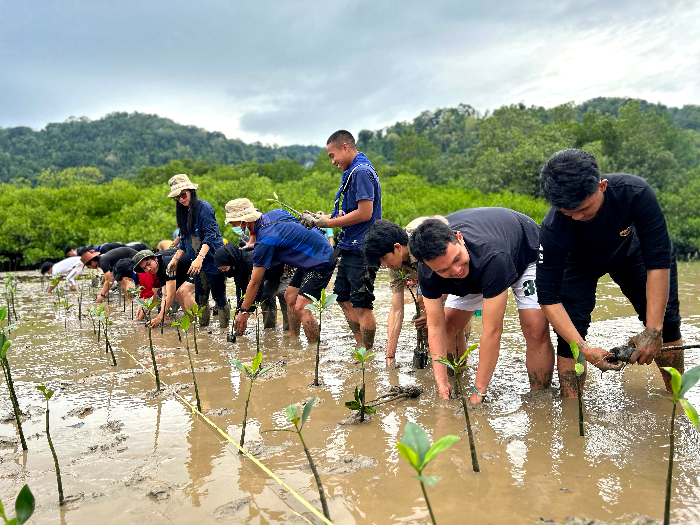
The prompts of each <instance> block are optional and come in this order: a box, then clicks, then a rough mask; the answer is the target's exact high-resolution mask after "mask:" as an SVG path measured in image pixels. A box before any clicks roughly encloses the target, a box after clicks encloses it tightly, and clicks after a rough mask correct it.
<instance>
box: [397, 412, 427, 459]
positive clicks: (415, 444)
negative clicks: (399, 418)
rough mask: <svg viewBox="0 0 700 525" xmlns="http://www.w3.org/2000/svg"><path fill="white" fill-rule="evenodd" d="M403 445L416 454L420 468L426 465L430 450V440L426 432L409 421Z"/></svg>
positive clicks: (402, 439) (404, 432) (404, 431)
mask: <svg viewBox="0 0 700 525" xmlns="http://www.w3.org/2000/svg"><path fill="white" fill-rule="evenodd" d="M401 443H403V444H404V445H406V446H407V447H409V448H410V449H411V450H413V451H414V452H415V453H416V455H417V456H418V465H419V466H420V465H423V464H424V460H425V455H426V454H427V453H428V450H429V449H430V440H429V439H428V435H427V434H426V433H425V430H423V429H422V428H421V427H419V426H418V425H416V424H415V423H412V422H410V421H409V422H408V423H406V426H405V427H404V429H403V437H402V438H401Z"/></svg>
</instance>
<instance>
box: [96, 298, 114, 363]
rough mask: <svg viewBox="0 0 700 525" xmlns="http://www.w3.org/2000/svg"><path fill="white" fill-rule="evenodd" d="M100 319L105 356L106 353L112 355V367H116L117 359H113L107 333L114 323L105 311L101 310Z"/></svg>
mask: <svg viewBox="0 0 700 525" xmlns="http://www.w3.org/2000/svg"><path fill="white" fill-rule="evenodd" d="M100 319H101V320H102V324H104V327H105V354H106V353H107V352H109V353H110V354H112V365H113V366H117V358H116V357H114V350H112V343H110V342H109V335H108V332H107V331H108V329H109V327H110V326H111V325H112V323H113V322H114V321H112V320H111V319H110V318H109V312H107V310H102V312H100Z"/></svg>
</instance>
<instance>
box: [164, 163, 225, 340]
mask: <svg viewBox="0 0 700 525" xmlns="http://www.w3.org/2000/svg"><path fill="white" fill-rule="evenodd" d="M168 184H169V185H170V193H169V194H168V197H169V198H171V199H175V216H176V218H177V227H178V229H179V230H180V243H179V244H178V250H177V253H175V255H174V256H173V259H172V260H171V261H170V264H169V265H168V273H170V274H174V273H175V272H176V269H177V261H178V260H180V257H182V256H183V255H184V254H185V253H187V255H189V256H190V259H191V260H192V263H191V264H190V269H189V271H188V273H189V274H190V275H195V276H196V278H195V282H194V284H192V283H190V282H185V283H184V284H183V285H182V286H181V288H185V289H183V290H182V293H183V295H186V294H188V293H191V292H192V291H194V292H195V298H196V301H197V304H198V305H199V306H200V307H201V306H203V307H204V313H203V315H202V319H201V321H200V325H201V326H207V325H208V324H209V317H210V315H211V313H210V310H209V291H210V290H211V295H212V296H213V297H214V301H216V304H217V306H218V308H219V311H220V312H222V314H221V317H220V323H221V327H222V328H225V327H227V326H228V319H229V317H230V309H229V306H228V301H227V300H226V276H225V275H224V273H223V272H222V271H221V270H219V269H218V268H217V267H216V265H215V264H214V252H216V250H218V249H219V248H221V247H222V246H223V245H224V241H223V239H222V238H221V233H220V232H219V225H218V224H217V222H216V216H215V215H214V208H213V207H212V205H211V204H209V203H208V202H206V201H203V200H199V198H197V187H198V186H199V185H198V184H193V183H192V182H191V181H190V179H189V177H188V176H187V175H184V174H179V175H175V176H173V177H172V178H171V179H170V180H169V181H168Z"/></svg>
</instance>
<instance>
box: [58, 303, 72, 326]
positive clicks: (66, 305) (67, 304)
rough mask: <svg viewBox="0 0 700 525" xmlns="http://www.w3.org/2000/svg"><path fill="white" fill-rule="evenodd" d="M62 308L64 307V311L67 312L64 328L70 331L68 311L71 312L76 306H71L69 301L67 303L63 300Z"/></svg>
mask: <svg viewBox="0 0 700 525" xmlns="http://www.w3.org/2000/svg"><path fill="white" fill-rule="evenodd" d="M61 306H63V311H64V312H65V315H66V316H65V318H64V319H63V327H64V328H65V329H66V330H68V311H69V310H70V309H71V308H73V307H74V306H75V305H74V304H70V303H69V302H68V301H66V300H65V299H63V300H62V301H61Z"/></svg>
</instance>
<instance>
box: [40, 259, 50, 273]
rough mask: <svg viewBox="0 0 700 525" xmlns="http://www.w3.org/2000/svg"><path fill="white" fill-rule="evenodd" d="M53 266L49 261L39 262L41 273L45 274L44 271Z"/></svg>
mask: <svg viewBox="0 0 700 525" xmlns="http://www.w3.org/2000/svg"><path fill="white" fill-rule="evenodd" d="M51 268H53V263H52V262H49V261H44V262H43V263H41V275H46V273H47V272H48V271H49V270H50V269H51Z"/></svg>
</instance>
